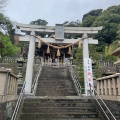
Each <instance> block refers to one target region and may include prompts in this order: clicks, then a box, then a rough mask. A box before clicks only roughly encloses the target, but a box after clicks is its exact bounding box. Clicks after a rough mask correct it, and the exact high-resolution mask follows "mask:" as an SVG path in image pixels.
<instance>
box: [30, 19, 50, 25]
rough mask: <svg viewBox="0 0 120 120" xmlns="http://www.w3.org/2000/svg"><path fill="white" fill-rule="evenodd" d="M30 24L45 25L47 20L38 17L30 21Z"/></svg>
mask: <svg viewBox="0 0 120 120" xmlns="http://www.w3.org/2000/svg"><path fill="white" fill-rule="evenodd" d="M30 24H31V25H43V26H46V25H47V24H48V22H47V21H46V20H42V19H38V20H35V21H32V22H30Z"/></svg>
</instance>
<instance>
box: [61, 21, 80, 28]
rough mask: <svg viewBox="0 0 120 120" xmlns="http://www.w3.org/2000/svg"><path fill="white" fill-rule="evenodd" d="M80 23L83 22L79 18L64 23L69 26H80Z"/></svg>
mask: <svg viewBox="0 0 120 120" xmlns="http://www.w3.org/2000/svg"><path fill="white" fill-rule="evenodd" d="M80 24H81V22H80V21H79V20H77V21H71V22H69V21H65V22H64V23H63V25H64V26H67V27H80Z"/></svg>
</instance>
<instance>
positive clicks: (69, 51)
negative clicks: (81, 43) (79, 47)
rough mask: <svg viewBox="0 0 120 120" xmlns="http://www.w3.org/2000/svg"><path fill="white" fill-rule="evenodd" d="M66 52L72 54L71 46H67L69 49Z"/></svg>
mask: <svg viewBox="0 0 120 120" xmlns="http://www.w3.org/2000/svg"><path fill="white" fill-rule="evenodd" d="M68 54H69V55H71V54H72V50H71V47H69V49H68Z"/></svg>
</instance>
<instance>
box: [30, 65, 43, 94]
mask: <svg viewBox="0 0 120 120" xmlns="http://www.w3.org/2000/svg"><path fill="white" fill-rule="evenodd" d="M41 71H42V65H41V64H40V66H39V68H38V72H37V74H36V76H35V80H34V82H33V84H32V90H31V91H32V94H33V95H35V92H36V89H37V84H38V78H39V76H40V74H41Z"/></svg>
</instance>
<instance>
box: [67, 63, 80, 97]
mask: <svg viewBox="0 0 120 120" xmlns="http://www.w3.org/2000/svg"><path fill="white" fill-rule="evenodd" d="M68 67H69V71H70V73H71V77H72V80H73V82H74V84H75V87H76V90H77V92H78V95H79V96H80V95H81V85H80V83H79V81H78V78H77V75H76V73H75V71H74V69H73V67H72V65H70V64H69V65H68Z"/></svg>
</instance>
